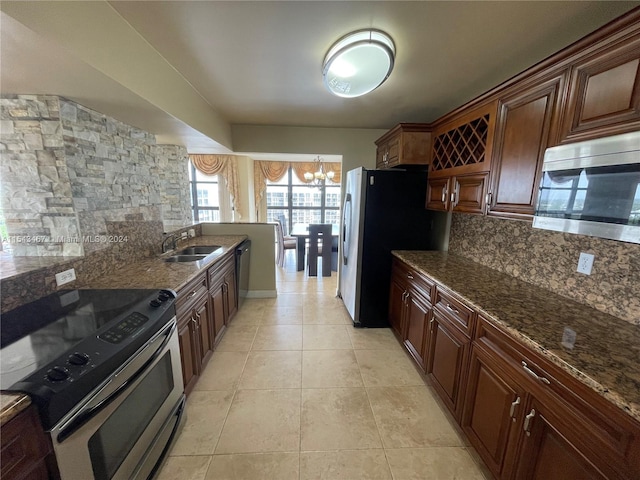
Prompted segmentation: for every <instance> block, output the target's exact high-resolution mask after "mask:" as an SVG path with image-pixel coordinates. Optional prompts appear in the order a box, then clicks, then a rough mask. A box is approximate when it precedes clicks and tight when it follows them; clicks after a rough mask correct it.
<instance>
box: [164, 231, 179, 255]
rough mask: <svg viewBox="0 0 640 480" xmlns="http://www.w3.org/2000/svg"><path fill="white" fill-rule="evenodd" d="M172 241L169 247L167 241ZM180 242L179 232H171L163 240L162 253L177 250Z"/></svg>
mask: <svg viewBox="0 0 640 480" xmlns="http://www.w3.org/2000/svg"><path fill="white" fill-rule="evenodd" d="M168 241H171V248H170V249H167V242H168ZM177 243H178V237H177V234H175V233H170V234H168V235H167V236H166V237H165V238H164V240H163V241H162V253H166V252H168V251H169V250H175V249H176V244H177Z"/></svg>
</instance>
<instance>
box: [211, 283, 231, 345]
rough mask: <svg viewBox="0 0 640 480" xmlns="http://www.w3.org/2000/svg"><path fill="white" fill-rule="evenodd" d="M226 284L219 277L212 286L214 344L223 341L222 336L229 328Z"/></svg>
mask: <svg viewBox="0 0 640 480" xmlns="http://www.w3.org/2000/svg"><path fill="white" fill-rule="evenodd" d="M224 289H225V283H224V278H223V277H218V278H217V279H216V280H215V282H214V283H213V284H212V285H211V290H210V296H211V310H212V316H213V335H214V343H215V344H217V343H218V342H219V341H220V339H222V335H223V334H224V331H225V329H226V328H227V321H226V318H225V307H224V303H225V298H224V297H225V294H224Z"/></svg>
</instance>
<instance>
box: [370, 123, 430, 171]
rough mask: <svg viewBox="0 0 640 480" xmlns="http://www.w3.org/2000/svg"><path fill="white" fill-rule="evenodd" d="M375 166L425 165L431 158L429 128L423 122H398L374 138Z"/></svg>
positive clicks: (379, 167) (380, 167)
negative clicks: (376, 138)
mask: <svg viewBox="0 0 640 480" xmlns="http://www.w3.org/2000/svg"><path fill="white" fill-rule="evenodd" d="M376 146H377V147H378V148H377V152H376V168H377V169H385V168H392V167H397V166H399V165H424V166H427V165H429V163H430V159H431V150H430V149H431V128H430V127H429V126H428V125H426V124H423V123H400V124H398V125H396V126H395V127H394V128H392V129H391V130H389V131H388V132H387V133H385V134H384V135H383V136H382V137H380V138H379V139H378V140H376Z"/></svg>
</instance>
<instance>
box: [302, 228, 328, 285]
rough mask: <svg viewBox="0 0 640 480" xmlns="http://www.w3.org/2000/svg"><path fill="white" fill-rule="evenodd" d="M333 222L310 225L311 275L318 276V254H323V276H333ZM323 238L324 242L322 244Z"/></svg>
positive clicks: (308, 255) (308, 256)
mask: <svg viewBox="0 0 640 480" xmlns="http://www.w3.org/2000/svg"><path fill="white" fill-rule="evenodd" d="M331 228H332V227H331V224H330V223H322V224H311V225H309V252H308V254H307V258H308V259H309V260H308V261H309V276H310V277H317V276H318V255H319V254H320V255H322V276H323V277H330V276H331ZM320 240H322V244H320Z"/></svg>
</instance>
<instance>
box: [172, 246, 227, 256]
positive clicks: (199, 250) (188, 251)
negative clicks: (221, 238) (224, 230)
mask: <svg viewBox="0 0 640 480" xmlns="http://www.w3.org/2000/svg"><path fill="white" fill-rule="evenodd" d="M219 248H222V247H220V245H198V246H195V247H187V248H183V249H182V250H180V251H179V252H178V255H199V254H205V255H208V254H210V253H213V252H215V251H216V250H218V249H219Z"/></svg>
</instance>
